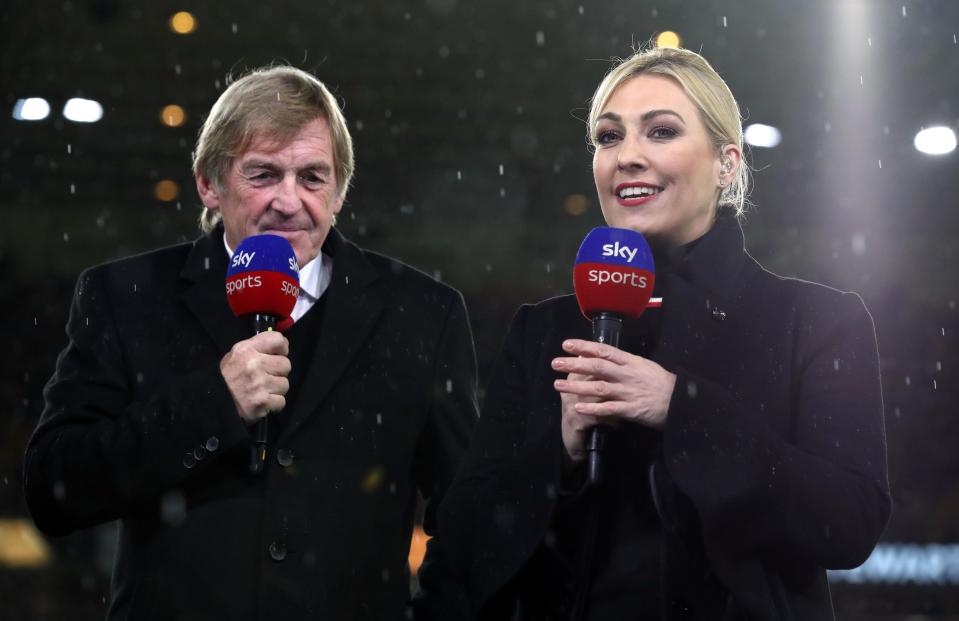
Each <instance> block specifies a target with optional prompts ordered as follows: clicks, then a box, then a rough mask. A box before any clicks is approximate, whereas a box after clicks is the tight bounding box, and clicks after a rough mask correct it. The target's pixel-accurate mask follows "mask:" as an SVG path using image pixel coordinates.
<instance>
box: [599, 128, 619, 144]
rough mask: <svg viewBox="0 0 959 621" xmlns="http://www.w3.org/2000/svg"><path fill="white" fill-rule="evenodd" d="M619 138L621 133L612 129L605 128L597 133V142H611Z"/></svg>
mask: <svg viewBox="0 0 959 621" xmlns="http://www.w3.org/2000/svg"><path fill="white" fill-rule="evenodd" d="M618 138H619V134H617V133H616V132H614V131H613V130H611V129H605V130H602V131H600V132H598V133H597V134H596V143H597V144H609V143H611V142H613V141H614V140H616V139H618Z"/></svg>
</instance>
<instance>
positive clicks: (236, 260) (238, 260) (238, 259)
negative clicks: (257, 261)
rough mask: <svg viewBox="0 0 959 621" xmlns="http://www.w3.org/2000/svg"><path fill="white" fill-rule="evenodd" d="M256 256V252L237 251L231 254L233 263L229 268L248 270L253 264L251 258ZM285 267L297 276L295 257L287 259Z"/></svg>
mask: <svg viewBox="0 0 959 621" xmlns="http://www.w3.org/2000/svg"><path fill="white" fill-rule="evenodd" d="M255 256H256V250H254V251H253V252H247V251H245V250H237V252H235V253H234V254H233V261H232V262H231V263H230V268H231V271H232V270H236V269H237V268H240V269H244V270H245V269H249V267H250V264H251V263H252V262H253V257H255ZM287 267H288V268H289V269H290V271H291V272H294V273H296V274H298V273H299V272H300V266H299V265H297V263H296V257H295V256H291V257H287Z"/></svg>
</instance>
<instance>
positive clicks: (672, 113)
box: [596, 108, 686, 125]
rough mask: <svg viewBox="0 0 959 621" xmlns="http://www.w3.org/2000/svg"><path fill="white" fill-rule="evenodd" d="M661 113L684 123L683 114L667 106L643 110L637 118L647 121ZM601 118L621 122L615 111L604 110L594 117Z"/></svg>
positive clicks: (598, 119) (621, 118)
mask: <svg viewBox="0 0 959 621" xmlns="http://www.w3.org/2000/svg"><path fill="white" fill-rule="evenodd" d="M663 114H668V115H670V116H675V117H676V118H678V119H679V120H680V122H682V124H683V125H685V124H686V119H684V118H683V115H681V114H680V113H678V112H676V111H674V110H670V109H669V108H657V109H656V110H650V111H649V112H644V113H643V114H642V115H641V116H640V117H639V120H640V121H643V122H644V123H645V122H646V121H648V120H650V119H652V118H655V117H657V116H660V115H663ZM602 119H609V120H610V121H615V122H616V123H622V122H623V117H621V116H620V115H618V114H616V113H615V112H604V113H602V114H600V115H599V116H598V117H596V120H597V121H600V120H602Z"/></svg>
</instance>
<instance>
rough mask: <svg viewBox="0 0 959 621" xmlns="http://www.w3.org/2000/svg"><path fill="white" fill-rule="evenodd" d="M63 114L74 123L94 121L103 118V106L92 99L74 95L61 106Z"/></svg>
mask: <svg viewBox="0 0 959 621" xmlns="http://www.w3.org/2000/svg"><path fill="white" fill-rule="evenodd" d="M63 116H65V117H66V118H67V119H68V120H70V121H73V122H74V123H96V122H97V121H99V120H100V119H101V118H103V106H101V105H100V104H99V103H98V102H96V101H94V100H92V99H82V98H80V97H74V98H73V99H69V100H68V101H67V103H66V105H65V106H63Z"/></svg>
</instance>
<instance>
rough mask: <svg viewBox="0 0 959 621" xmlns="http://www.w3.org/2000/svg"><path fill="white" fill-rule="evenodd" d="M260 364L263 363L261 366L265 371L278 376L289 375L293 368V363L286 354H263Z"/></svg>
mask: <svg viewBox="0 0 959 621" xmlns="http://www.w3.org/2000/svg"><path fill="white" fill-rule="evenodd" d="M260 364H261V365H262V367H261V368H262V369H263V371H265V372H266V373H268V374H270V375H275V376H277V377H288V376H289V375H290V371H291V370H292V369H293V365H292V364H290V359H289V358H287V357H286V356H279V355H276V356H262V357H261V358H260Z"/></svg>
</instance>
